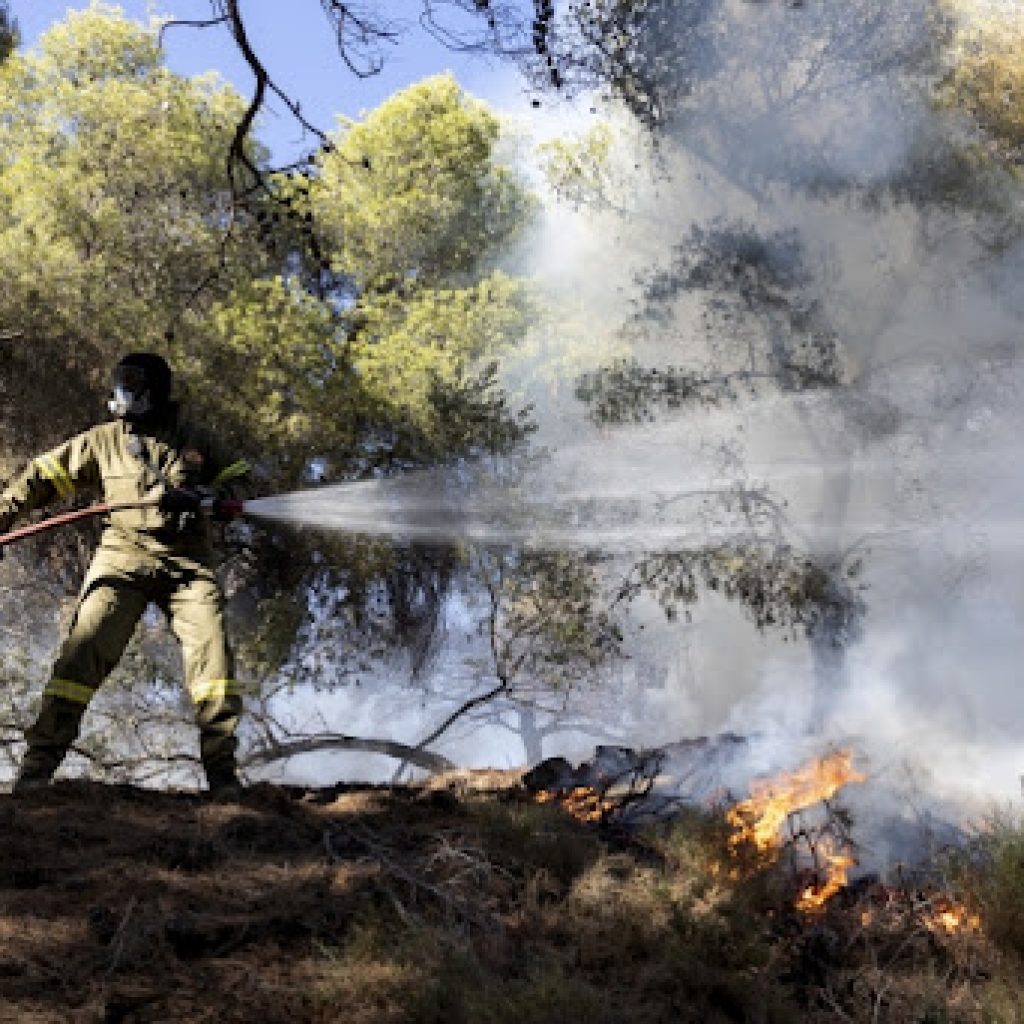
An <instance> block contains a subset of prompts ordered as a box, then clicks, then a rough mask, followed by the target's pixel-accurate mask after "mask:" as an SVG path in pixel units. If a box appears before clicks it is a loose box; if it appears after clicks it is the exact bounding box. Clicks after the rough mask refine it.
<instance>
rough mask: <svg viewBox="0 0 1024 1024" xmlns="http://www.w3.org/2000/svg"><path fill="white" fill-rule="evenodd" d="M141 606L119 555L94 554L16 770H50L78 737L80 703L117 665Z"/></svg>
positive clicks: (141, 600)
mask: <svg viewBox="0 0 1024 1024" xmlns="http://www.w3.org/2000/svg"><path fill="white" fill-rule="evenodd" d="M145 607H146V595H145V594H144V593H143V590H142V588H141V587H140V586H139V584H138V582H137V581H136V580H134V579H133V578H132V577H131V575H130V572H129V571H128V568H127V566H126V565H125V564H124V560H123V558H119V557H116V556H111V554H110V553H109V552H105V551H103V550H102V549H101V550H100V551H99V552H98V553H97V555H96V557H95V559H94V560H93V563H92V565H91V566H90V568H89V573H88V575H87V576H86V580H85V584H84V586H83V587H82V593H81V596H80V598H79V603H78V608H77V610H76V611H75V617H74V619H73V620H72V623H71V629H70V631H69V632H68V635H67V638H66V639H65V640H64V643H63V646H62V647H61V650H60V654H59V655H58V657H57V661H56V663H55V664H54V667H53V676H52V678H51V679H50V681H49V682H48V683H47V684H46V688H45V689H44V690H43V705H42V708H41V709H40V711H39V716H38V718H37V719H36V721H35V723H34V724H33V725H31V726H30V727H29V728H28V729H27V730H26V732H25V739H26V741H27V742H28V747H29V749H28V753H27V754H26V755H25V761H24V762H23V764H22V770H21V773H22V775H26V774H49V773H52V772H53V771H54V770H55V769H56V768H57V766H58V765H59V764H60V762H61V761H62V760H63V758H64V755H65V753H67V749H68V747H70V746H71V744H72V743H74V741H75V738H76V737H77V736H78V729H79V725H80V723H81V720H82V715H83V714H84V712H85V708H86V705H87V704H88V703H89V701H90V699H91V698H92V695H93V694H94V693H95V692H96V689H97V687H98V686H99V685H100V683H102V682H103V680H104V679H105V678H106V677H107V675H108V673H109V672H110V670H111V669H112V668H113V667H114V666H115V665H116V664H117V662H118V659H119V658H120V657H121V655H122V653H123V652H124V649H125V647H126V646H127V644H128V641H129V640H130V639H131V635H132V632H133V631H134V629H135V624H136V623H137V622H138V620H139V616H140V615H141V614H142V612H143V610H144V609H145Z"/></svg>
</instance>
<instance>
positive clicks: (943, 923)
mask: <svg viewBox="0 0 1024 1024" xmlns="http://www.w3.org/2000/svg"><path fill="white" fill-rule="evenodd" d="M925 925H926V926H927V927H928V929H929V930H930V931H933V932H940V931H941V932H944V933H945V934H946V935H956V934H958V933H959V934H964V933H973V932H980V931H981V918H980V917H979V916H978V915H977V914H974V913H972V912H971V911H969V910H968V909H967V908H966V907H964V906H961V905H960V904H958V903H948V904H946V905H944V906H942V907H941V908H939V909H938V910H936V911H935V913H934V914H932V915H931V916H930V917H928V918H927V919H926V920H925Z"/></svg>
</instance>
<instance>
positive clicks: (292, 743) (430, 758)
mask: <svg viewBox="0 0 1024 1024" xmlns="http://www.w3.org/2000/svg"><path fill="white" fill-rule="evenodd" d="M328 750H356V751H360V752H362V753H367V754H384V755H385V756H387V757H394V758H397V759H398V760H401V761H404V762H407V763H409V764H412V765H415V766H416V767H417V768H423V769H426V770H427V771H432V772H438V771H447V770H449V769H452V768H456V767H458V766H457V765H456V764H455V763H454V762H453V761H449V760H448V758H446V757H442V756H441V755H440V754H434V753H431V752H430V751H428V750H421V749H420V748H419V747H411V746H409V745H408V744H407V743H401V742H399V741H398V740H381V739H372V738H364V737H361V736H344V735H342V734H341V733H320V734H318V735H312V736H304V737H302V738H301V739H296V740H288V741H286V742H283V743H278V742H276V741H275V742H272V743H270V744H268V745H267V746H264V747H258V748H256V749H255V750H252V751H249V752H248V753H247V754H246V755H245V757H244V758H243V759H242V760H241V762H240V767H242V768H255V767H258V766H260V765H266V764H272V763H273V762H275V761H283V760H285V759H286V758H289V757H295V756H296V755H298V754H318V753H322V752H324V751H328Z"/></svg>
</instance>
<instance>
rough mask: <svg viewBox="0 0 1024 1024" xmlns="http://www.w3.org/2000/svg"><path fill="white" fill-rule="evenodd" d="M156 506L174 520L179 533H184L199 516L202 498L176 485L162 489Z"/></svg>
mask: <svg viewBox="0 0 1024 1024" xmlns="http://www.w3.org/2000/svg"><path fill="white" fill-rule="evenodd" d="M157 507H158V508H159V509H160V511H161V512H162V513H163V514H164V515H165V516H167V517H168V518H169V519H172V520H174V524H175V527H176V528H177V530H178V532H179V533H184V531H185V530H187V529H189V527H191V526H192V525H194V523H195V521H196V520H197V519H198V518H199V513H200V511H201V508H202V499H201V498H200V497H199V495H198V494H196V492H195V491H186V490H185V489H184V488H181V487H176V488H173V489H172V490H169V491H164V493H163V494H162V495H161V496H160V504H159V505H158V506H157Z"/></svg>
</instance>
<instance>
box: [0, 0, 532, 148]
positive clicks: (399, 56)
mask: <svg viewBox="0 0 1024 1024" xmlns="http://www.w3.org/2000/svg"><path fill="white" fill-rule="evenodd" d="M9 6H10V10H11V13H12V14H13V15H14V17H15V18H16V19H17V21H18V24H19V26H20V28H21V35H22V40H23V43H24V44H25V45H27V46H31V45H32V44H33V42H34V41H35V40H36V39H37V38H38V37H39V35H40V34H41V33H42V32H45V31H46V29H47V28H48V27H49V26H50V25H52V24H53V23H54V22H57V21H61V20H62V19H63V18H64V17H65V14H66V12H67V10H68V9H69V8H71V9H75V10H81V9H83V8H86V7H88V6H89V0H9ZM117 6H119V7H120V8H121V9H122V10H123V11H124V13H125V14H126V15H127V16H128V17H131V18H136V19H138V20H140V21H146V20H147V19H148V17H149V14H150V13H152V12H153V11H154V8H155V11H156V13H158V14H161V15H167V16H171V17H176V18H185V19H202V18H208V17H209V16H210V4H209V0H159V2H158V3H156V4H154V3H153V0H121V2H120V3H118V4H117ZM379 7H380V8H381V9H384V10H386V11H387V17H388V19H389V20H390V21H391V22H392V23H396V24H397V25H399V26H401V27H402V28H403V32H402V38H401V40H400V41H399V43H398V44H397V45H395V46H389V47H386V51H387V53H386V56H387V59H386V63H385V66H384V69H383V71H382V72H381V73H380V74H379V75H376V76H374V77H372V78H369V79H360V78H358V77H356V76H355V75H353V74H352V73H351V72H350V71H349V70H348V68H347V67H346V66H345V64H344V62H343V61H342V60H341V58H340V56H339V55H338V51H337V49H336V46H335V43H334V40H333V36H332V31H331V27H330V25H329V24H328V22H327V19H326V17H325V16H324V14H323V11H322V9H321V7H320V3H319V0H243V2H242V14H243V16H244V17H245V19H246V25H247V30H248V33H249V36H250V39H251V40H252V43H253V45H254V47H255V49H256V50H257V52H258V53H259V54H260V56H261V59H263V61H264V63H265V65H266V67H267V70H268V71H269V72H270V74H271V75H272V76H273V77H274V79H275V81H276V82H277V84H278V85H280V86H281V87H282V88H283V89H284V90H285V91H286V92H288V93H289V94H290V95H291V96H292V97H293V98H294V99H297V100H298V101H299V102H300V103H301V104H302V112H303V114H304V115H305V116H306V117H307V118H308V120H310V121H311V122H312V123H313V124H316V125H317V126H319V127H320V128H322V129H330V128H332V127H333V126H334V118H335V115H337V114H345V115H347V116H349V117H356V116H358V115H359V113H360V111H363V110H367V109H370V108H372V107H374V106H376V105H377V104H379V103H380V102H381V101H382V100H384V99H385V98H387V97H388V96H390V95H391V94H392V93H393V92H395V91H396V90H397V89H400V88H402V87H403V86H405V85H408V84H409V83H411V82H415V81H419V80H420V79H422V78H424V77H426V76H428V75H431V74H437V73H438V72H441V71H446V70H450V71H452V72H453V73H454V74H455V76H456V78H457V79H458V81H459V82H460V84H461V85H462V86H463V87H464V88H465V89H467V90H468V91H469V92H471V93H473V94H474V95H476V96H479V97H481V98H482V99H485V100H487V101H488V102H489V103H492V104H494V105H495V106H498V107H501V108H503V109H509V108H513V109H515V108H520V109H525V108H526V107H527V106H528V103H527V100H526V97H525V84H524V83H523V81H522V79H521V78H520V76H519V75H518V73H517V71H516V70H515V69H514V68H513V67H512V66H511V65H510V64H508V63H507V62H503V61H498V60H496V59H494V58H490V57H483V56H473V55H466V54H462V53H458V52H455V51H453V50H451V49H448V48H446V47H444V46H443V45H442V44H441V43H439V42H438V41H436V40H435V39H433V38H432V37H431V36H430V34H429V33H427V32H425V31H424V30H423V29H422V28H421V27H420V26H419V24H418V16H419V13H420V11H421V9H422V0H384V2H381V3H380V4H379ZM165 44H166V49H167V60H168V64H169V66H170V67H171V68H172V69H173V70H174V71H176V72H178V73H179V74H183V75H192V74H197V73H199V72H201V71H209V70H215V71H218V72H220V74H221V75H223V76H224V78H226V79H227V80H228V81H229V82H231V83H232V85H234V86H235V88H236V89H238V90H239V91H240V92H241V93H242V94H243V95H245V96H248V95H249V94H250V93H251V90H252V83H253V79H252V75H251V73H250V72H249V69H248V67H247V66H246V65H245V62H244V61H243V60H242V59H241V57H240V56H239V55H238V53H237V51H236V49H235V47H234V44H233V42H232V41H231V39H230V37H229V36H228V34H227V31H226V29H224V28H223V27H220V26H218V27H215V28H209V29H203V30H199V29H193V28H175V29H173V30H172V31H170V32H168V33H167V35H166V37H165ZM259 136H260V138H261V139H262V140H263V142H265V143H266V144H267V145H269V146H270V148H271V151H272V153H273V154H274V158H275V160H276V162H278V163H285V162H287V161H289V160H291V159H294V158H295V157H297V156H298V155H300V154H301V153H302V152H304V151H305V150H307V149H309V148H311V146H312V145H313V142H314V140H312V139H310V138H309V137H308V136H307V138H306V139H305V140H303V137H302V129H301V126H300V125H299V124H298V123H297V122H295V121H294V120H293V119H292V118H291V116H290V115H289V114H288V113H287V112H286V111H285V110H284V108H283V106H282V105H281V104H280V103H278V102H276V101H271V102H268V104H267V112H266V113H265V114H264V115H263V118H262V121H261V123H260V130H259Z"/></svg>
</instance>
